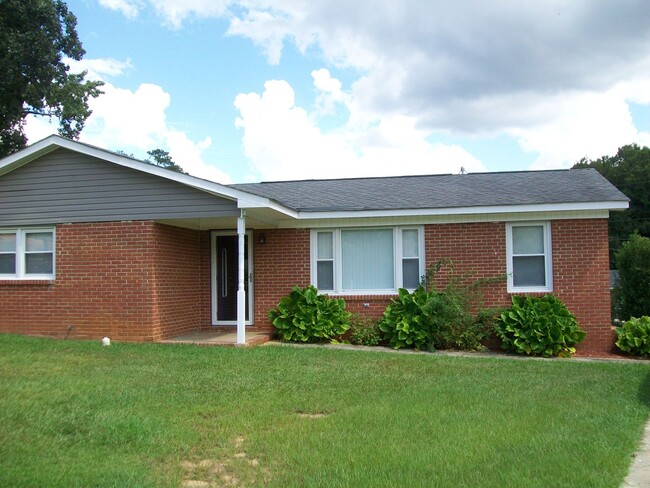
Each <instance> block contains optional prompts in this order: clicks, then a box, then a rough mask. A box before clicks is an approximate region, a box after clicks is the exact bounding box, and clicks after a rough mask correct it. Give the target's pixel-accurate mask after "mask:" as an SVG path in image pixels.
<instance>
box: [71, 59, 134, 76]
mask: <svg viewBox="0 0 650 488" xmlns="http://www.w3.org/2000/svg"><path fill="white" fill-rule="evenodd" d="M64 61H65V63H66V64H67V65H68V66H69V67H70V71H71V72H72V73H81V72H82V71H86V72H87V73H86V79H88V80H100V81H105V80H106V79H108V78H111V77H118V76H122V75H123V74H125V73H127V72H128V71H129V70H131V68H133V66H132V65H131V60H130V59H127V60H126V61H119V60H117V59H112V58H95V59H82V60H81V61H76V60H74V59H70V58H66V59H65V60H64Z"/></svg>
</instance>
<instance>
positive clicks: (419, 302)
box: [379, 285, 433, 349]
mask: <svg viewBox="0 0 650 488" xmlns="http://www.w3.org/2000/svg"><path fill="white" fill-rule="evenodd" d="M428 302H429V294H428V293H427V291H426V290H425V289H424V286H422V285H420V286H418V287H417V288H416V289H415V290H413V293H409V291H408V290H406V289H404V288H400V289H399V290H398V291H397V298H393V299H392V300H391V301H390V303H389V304H388V306H387V307H386V310H385V311H384V315H383V316H382V318H381V321H380V322H379V328H380V329H381V330H382V332H383V333H384V337H385V338H386V339H387V340H388V343H389V344H390V345H391V346H393V347H394V348H395V349H400V348H402V347H407V346H408V347H415V348H416V349H433V341H432V332H433V331H432V329H433V317H432V316H431V310H430V309H429V308H428V307H427V303H428Z"/></svg>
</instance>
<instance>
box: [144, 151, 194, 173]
mask: <svg viewBox="0 0 650 488" xmlns="http://www.w3.org/2000/svg"><path fill="white" fill-rule="evenodd" d="M147 154H148V155H149V156H151V157H150V158H147V160H146V161H147V163H151V164H155V165H156V166H160V167H161V168H165V169H169V170H171V171H176V172H177V173H182V174H187V173H186V172H185V171H183V168H181V167H180V166H179V165H178V164H176V163H175V162H174V160H173V159H172V157H171V156H170V155H169V153H168V152H167V151H163V150H162V149H153V150H151V151H147Z"/></svg>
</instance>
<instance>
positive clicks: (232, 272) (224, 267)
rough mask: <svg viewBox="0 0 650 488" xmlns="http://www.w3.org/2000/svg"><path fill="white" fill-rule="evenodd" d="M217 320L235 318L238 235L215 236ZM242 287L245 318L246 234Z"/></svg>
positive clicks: (231, 320)
mask: <svg viewBox="0 0 650 488" xmlns="http://www.w3.org/2000/svg"><path fill="white" fill-rule="evenodd" d="M215 245H216V260H217V266H216V274H217V276H216V277H215V278H216V279H215V282H216V285H217V286H216V293H217V300H216V305H217V322H235V321H236V320H237V287H238V283H237V271H238V249H239V243H238V237H237V236H236V235H231V236H217V237H216V243H215ZM244 289H245V290H246V320H248V319H249V317H248V315H249V313H248V308H249V307H248V302H249V301H248V236H245V240H244Z"/></svg>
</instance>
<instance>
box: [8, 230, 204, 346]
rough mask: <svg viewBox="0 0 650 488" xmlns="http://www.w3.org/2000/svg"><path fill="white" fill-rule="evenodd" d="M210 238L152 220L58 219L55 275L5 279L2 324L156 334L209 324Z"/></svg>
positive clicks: (77, 333)
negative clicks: (64, 221) (40, 278)
mask: <svg viewBox="0 0 650 488" xmlns="http://www.w3.org/2000/svg"><path fill="white" fill-rule="evenodd" d="M206 241H209V233H207V232H204V233H200V232H197V231H192V230H187V229H180V228H175V227H170V226H164V225H159V224H155V223H153V222H105V223H87V224H86V223H84V224H60V225H57V226H56V258H55V259H56V279H55V280H53V281H46V282H43V281H9V280H5V281H0V309H1V312H0V330H1V331H3V332H19V333H25V334H37V335H51V336H57V337H65V336H69V337H77V338H92V339H96V338H100V337H103V336H108V337H111V338H113V339H115V340H130V341H152V340H159V339H163V338H165V337H169V336H170V335H175V334H177V333H182V332H185V331H189V330H192V329H196V328H198V327H200V324H201V323H202V322H204V321H206V320H207V321H208V323H209V306H210V300H209V293H210V279H209V262H210V259H209V255H208V256H207V258H206V253H209V244H208V243H207V242H206ZM206 263H207V267H206ZM69 327H71V329H70V330H69Z"/></svg>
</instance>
